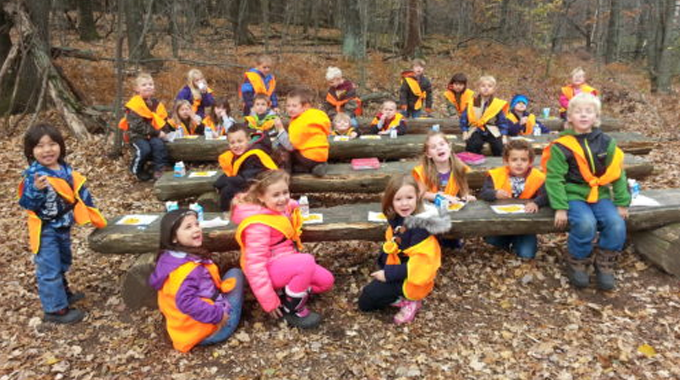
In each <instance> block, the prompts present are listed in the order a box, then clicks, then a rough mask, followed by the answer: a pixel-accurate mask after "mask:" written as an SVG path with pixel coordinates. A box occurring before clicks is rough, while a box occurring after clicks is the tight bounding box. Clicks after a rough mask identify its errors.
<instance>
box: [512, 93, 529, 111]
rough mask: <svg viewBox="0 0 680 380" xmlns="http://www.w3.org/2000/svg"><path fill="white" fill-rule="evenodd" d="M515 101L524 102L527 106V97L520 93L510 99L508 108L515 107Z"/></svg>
mask: <svg viewBox="0 0 680 380" xmlns="http://www.w3.org/2000/svg"><path fill="white" fill-rule="evenodd" d="M517 103H524V104H526V105H527V107H528V106H529V98H528V97H527V96H526V95H522V94H517V95H515V96H513V97H512V100H511V101H510V109H511V110H512V109H515V105H516V104H517Z"/></svg>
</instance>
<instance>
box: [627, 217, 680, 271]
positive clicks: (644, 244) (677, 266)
mask: <svg viewBox="0 0 680 380" xmlns="http://www.w3.org/2000/svg"><path fill="white" fill-rule="evenodd" d="M631 242H632V243H633V246H634V247H635V252H637V254H639V255H640V256H642V257H644V258H645V259H647V260H649V261H650V262H652V263H653V264H654V265H656V266H658V267H659V268H661V269H662V270H663V271H664V272H666V273H670V274H672V275H674V276H680V223H675V224H670V225H667V226H664V227H661V228H658V229H655V230H648V231H642V232H636V233H633V234H632V235H631Z"/></svg>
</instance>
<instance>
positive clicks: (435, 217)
mask: <svg viewBox="0 0 680 380" xmlns="http://www.w3.org/2000/svg"><path fill="white" fill-rule="evenodd" d="M382 212H383V214H384V215H385V216H386V217H387V222H388V227H387V231H385V243H384V244H383V246H382V249H381V251H380V255H379V256H378V268H379V270H378V271H375V272H373V273H371V277H372V278H373V280H372V281H371V282H370V283H369V284H368V285H366V286H365V287H364V288H363V289H362V290H361V295H360V296H359V310H361V311H373V310H379V309H384V308H386V307H388V306H393V307H396V308H399V311H398V312H397V314H396V315H395V316H394V323H396V324H402V323H408V322H411V321H413V319H414V318H415V316H416V313H417V312H418V310H419V309H420V308H421V306H422V302H423V299H424V298H425V297H427V296H428V295H429V294H430V292H432V289H433V288H434V279H435V277H436V276H437V270H438V269H439V267H440V265H441V248H440V247H439V242H438V241H437V238H436V237H435V236H434V235H435V234H441V233H445V232H447V231H449V229H451V220H450V219H449V215H448V213H447V212H446V211H443V210H441V211H440V210H439V209H437V208H435V207H434V206H431V205H427V204H424V203H423V200H422V197H421V196H420V195H419V190H418V184H417V183H416V182H415V180H414V179H413V177H411V176H410V175H408V174H398V175H395V176H394V177H392V178H391V179H390V181H389V182H388V184H387V187H386V188H385V193H384V195H383V198H382Z"/></svg>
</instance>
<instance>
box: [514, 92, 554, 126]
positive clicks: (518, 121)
mask: <svg viewBox="0 0 680 380" xmlns="http://www.w3.org/2000/svg"><path fill="white" fill-rule="evenodd" d="M528 106H529V98H528V97H526V96H524V95H521V94H517V95H515V96H513V97H512V100H511V101H510V112H508V114H507V115H506V117H507V119H508V136H518V135H525V136H526V135H529V136H530V135H533V134H534V128H540V130H541V133H550V129H548V127H546V126H545V125H543V124H542V123H541V122H540V121H538V120H536V116H535V115H534V114H533V113H529V111H527V107H528Z"/></svg>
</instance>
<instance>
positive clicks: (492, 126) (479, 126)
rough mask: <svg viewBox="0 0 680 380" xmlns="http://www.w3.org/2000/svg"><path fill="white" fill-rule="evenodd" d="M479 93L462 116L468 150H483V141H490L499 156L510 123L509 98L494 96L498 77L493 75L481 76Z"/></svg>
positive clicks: (494, 151) (461, 120)
mask: <svg viewBox="0 0 680 380" xmlns="http://www.w3.org/2000/svg"><path fill="white" fill-rule="evenodd" d="M477 83H478V86H479V92H478V95H477V96H476V97H475V98H474V100H473V101H472V102H470V103H468V106H467V109H466V110H465V111H463V113H462V114H461V116H460V129H461V130H462V131H463V140H465V150H466V151H468V152H472V153H477V154H481V153H482V147H483V146H484V143H489V146H490V147H491V153H492V154H493V155H494V156H498V157H500V156H501V154H502V153H503V144H505V143H506V142H507V134H508V126H507V119H506V118H505V114H506V113H507V112H508V102H506V101H505V100H501V99H498V98H496V97H494V93H495V92H496V79H495V78H494V77H492V76H490V75H485V76H482V77H481V78H479V81H478V82H477Z"/></svg>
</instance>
